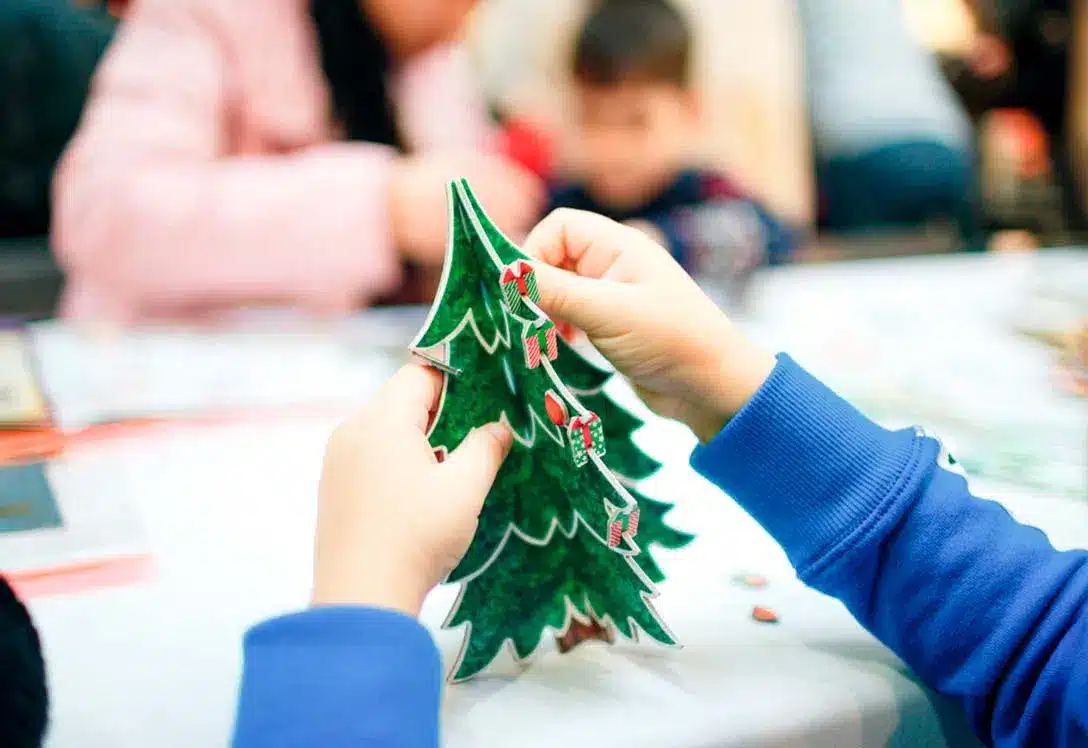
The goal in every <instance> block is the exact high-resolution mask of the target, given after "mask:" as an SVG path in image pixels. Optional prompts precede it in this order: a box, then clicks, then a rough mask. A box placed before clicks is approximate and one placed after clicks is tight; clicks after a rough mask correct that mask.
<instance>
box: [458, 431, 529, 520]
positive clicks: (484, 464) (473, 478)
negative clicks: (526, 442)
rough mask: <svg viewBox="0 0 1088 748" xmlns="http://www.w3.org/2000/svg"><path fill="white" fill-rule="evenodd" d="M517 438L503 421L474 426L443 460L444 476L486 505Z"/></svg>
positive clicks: (465, 494) (466, 493) (479, 503)
mask: <svg viewBox="0 0 1088 748" xmlns="http://www.w3.org/2000/svg"><path fill="white" fill-rule="evenodd" d="M513 442H514V435H513V434H512V433H511V432H510V429H509V428H507V427H506V426H504V425H503V424H499V423H489V424H487V425H486V426H481V427H480V428H478V429H473V430H472V431H471V432H469V435H468V436H466V437H465V438H464V440H463V441H462V442H461V444H460V445H459V446H458V447H457V449H455V450H453V452H451V453H450V455H449V457H447V458H446V461H445V462H443V463H442V465H441V470H442V474H443V477H444V480H446V481H449V485H451V486H452V487H453V488H454V490H455V491H457V492H458V494H459V495H460V496H464V497H466V498H468V499H471V500H472V501H474V502H476V503H477V504H478V505H479V506H480V507H482V506H483V505H484V498H486V496H487V492H488V491H490V490H491V484H492V483H494V482H495V476H496V475H498V473H499V468H500V467H502V463H503V460H505V459H506V455H507V454H509V452H510V446H511V445H512V444H513Z"/></svg>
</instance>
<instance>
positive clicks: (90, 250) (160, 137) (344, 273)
mask: <svg viewBox="0 0 1088 748" xmlns="http://www.w3.org/2000/svg"><path fill="white" fill-rule="evenodd" d="M307 6H308V4H307V3H305V2H300V1H299V0H260V2H237V1H236V0H143V1H142V2H138V3H136V4H135V7H134V8H133V10H132V12H131V15H130V16H129V18H128V19H126V21H125V23H124V24H123V25H122V26H121V28H120V31H119V35H118V37H117V39H116V40H115V42H114V43H113V45H112V46H111V48H110V50H109V52H108V53H107V55H106V58H105V59H104V60H103V62H102V65H101V67H100V68H99V70H98V72H97V74H96V77H95V81H94V85H93V88H92V94H91V98H90V102H89V104H88V106H87V109H86V112H85V113H84V117H83V121H82V123H81V125H80V128H79V131H78V133H77V135H76V137H75V138H74V140H73V141H72V143H71V145H70V146H69V148H68V151H67V152H66V154H65V156H64V158H63V159H62V163H61V165H60V167H59V170H58V174H57V177H56V180H55V184H54V193H55V195H54V205H55V210H54V219H53V226H54V237H53V241H54V246H55V247H56V252H57V255H58V258H59V260H60V262H61V264H62V265H63V267H64V268H65V270H66V271H67V273H68V279H69V281H68V287H67V289H66V291H65V298H64V301H63V309H62V311H63V313H64V314H66V315H70V316H78V317H88V316H93V317H96V318H99V319H102V318H105V319H108V320H110V321H114V322H119V323H131V322H134V321H138V320H140V319H145V318H149V317H163V316H165V317H190V316H194V315H201V314H206V313H208V312H213V311H215V310H217V309H220V308H224V307H228V306H238V305H239V304H242V305H245V304H258V305H267V304H294V305H298V306H302V307H305V308H307V309H309V310H311V311H315V312H329V313H335V312H340V311H345V310H348V309H350V308H352V307H355V306H358V305H359V304H361V303H363V304H365V303H367V302H368V301H370V300H373V299H374V298H375V297H376V296H377V295H379V294H382V293H385V292H387V291H390V290H391V289H393V288H395V287H396V285H397V283H398V280H399V278H400V261H399V258H398V256H397V254H396V252H395V250H394V247H393V246H392V242H391V238H390V230H389V226H388V217H387V213H388V211H387V210H386V194H387V191H386V186H387V180H388V176H389V173H390V169H391V165H392V163H393V160H394V158H395V154H394V152H393V151H392V150H391V149H389V148H387V147H384V146H379V145H373V144H366V143H338V142H335V134H334V131H333V126H332V124H331V123H330V121H329V119H328V115H327V111H328V97H329V94H328V91H327V90H326V86H325V82H324V78H323V76H322V74H321V70H320V65H319V62H318V57H317V50H316V37H315V34H314V31H313V29H312V28H311V25H310V20H309V16H308V14H307ZM391 86H392V91H393V98H394V103H395V105H396V108H397V114H398V121H399V123H400V127H401V131H402V135H403V136H404V137H405V139H406V140H407V141H408V142H410V143H411V144H412V145H413V146H414V148H415V149H417V150H418V149H425V148H434V147H447V146H450V147H453V146H456V147H469V148H479V147H482V146H483V145H484V143H485V140H486V138H487V137H488V130H487V121H486V114H485V108H484V106H483V102H482V99H481V98H480V97H479V96H477V95H476V92H475V91H474V89H473V87H472V85H471V78H470V76H469V71H468V68H467V64H466V61H465V59H464V57H463V55H462V54H461V53H460V52H459V50H458V49H456V48H454V47H450V46H447V47H443V48H439V49H435V50H433V51H431V52H429V53H428V54H426V55H424V56H423V57H422V58H419V59H414V60H412V61H411V62H410V64H407V65H405V66H403V68H402V69H401V70H399V71H398V73H397V75H396V76H395V80H394V81H393V82H392V84H391Z"/></svg>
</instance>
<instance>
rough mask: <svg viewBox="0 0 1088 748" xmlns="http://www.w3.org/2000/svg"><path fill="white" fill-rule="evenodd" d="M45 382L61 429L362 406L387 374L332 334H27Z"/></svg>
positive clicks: (386, 366)
mask: <svg viewBox="0 0 1088 748" xmlns="http://www.w3.org/2000/svg"><path fill="white" fill-rule="evenodd" d="M33 334H34V341H35V346H36V348H37V352H38V356H39V360H40V362H41V367H42V381H43V386H44V388H45V390H46V392H47V393H48V395H49V398H50V401H51V402H52V404H53V410H54V416H55V417H56V419H57V421H58V423H59V424H60V425H61V426H62V427H64V428H82V427H86V426H89V425H93V424H98V423H108V422H112V421H121V420H130V419H142V418H160V417H177V416H191V415H194V414H209V413H221V412H238V411H248V410H267V409H276V408H295V407H298V406H313V407H316V408H322V407H330V406H331V407H336V408H338V409H343V408H348V407H351V406H353V405H355V404H358V403H360V402H363V401H365V400H366V399H367V398H368V397H369V396H370V394H371V393H372V392H373V391H374V390H375V389H376V388H377V386H378V385H379V384H380V383H381V382H382V381H383V380H384V379H385V378H386V377H387V376H388V375H389V374H390V373H391V372H392V363H391V362H390V361H389V357H388V355H385V354H383V353H382V352H381V351H380V350H377V349H369V348H360V347H358V346H352V345H348V344H347V343H345V342H344V340H343V339H342V337H343V336H342V335H341V334H339V333H336V332H335V331H332V330H325V331H320V330H318V331H313V332H308V331H305V330H292V331H290V332H274V331H272V330H261V331H240V332H204V331H195V330H138V331H128V332H123V333H121V332H118V333H116V334H109V335H104V334H95V333H93V332H89V331H81V330H79V329H77V328H74V327H69V326H64V325H59V324H52V323H46V324H44V325H40V326H35V328H34V330H33Z"/></svg>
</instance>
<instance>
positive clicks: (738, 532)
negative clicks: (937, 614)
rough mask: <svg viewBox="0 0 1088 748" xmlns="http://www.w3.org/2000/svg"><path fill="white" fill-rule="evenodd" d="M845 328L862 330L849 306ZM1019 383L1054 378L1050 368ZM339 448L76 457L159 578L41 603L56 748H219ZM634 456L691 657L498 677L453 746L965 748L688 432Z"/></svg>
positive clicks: (314, 443)
mask: <svg viewBox="0 0 1088 748" xmlns="http://www.w3.org/2000/svg"><path fill="white" fill-rule="evenodd" d="M927 262H928V263H929V264H928V265H927V264H926V262H919V263H918V264H917V265H916V266H915V268H914V270H913V271H912V273H913V275H912V274H911V273H908V272H905V271H904V272H902V273H900V274H899V275H898V276H896V278H895V282H896V285H902V286H903V287H905V286H906V285H907V284H909V283H914V284H915V286H916V287H917V289H916V290H917V291H918V292H924V291H926V290H927V289H928V290H929V291H931V292H932V291H933V290H934V285H933V284H934V283H936V282H937V281H938V280H940V279H941V278H946V277H947V276H946V273H944V272H943V271H942V272H940V273H936V272H933V271H932V270H930V269H927V268H935V267H938V265H937V264H936V263H939V262H944V260H931V261H927ZM954 264H955V263H949V265H948V267H950V268H951V267H953V265H954ZM882 267H898V268H902V267H909V263H908V264H907V265H906V266H904V265H889V266H880V265H876V264H870V265H869V266H868V269H867V270H865V271H864V272H863V270H862V269H850V270H844V271H841V272H839V274H838V275H837V274H836V271H835V270H834V269H826V270H824V269H821V270H815V271H813V270H810V269H802V270H797V271H788V272H787V273H783V274H780V275H778V276H775V277H772V278H769V279H768V281H767V284H768V285H767V286H766V287H765V288H764V289H763V290H762V291H761V294H763V295H762V296H761V297H760V298H762V299H764V301H766V302H767V303H770V302H771V300H772V294H774V293H780V294H786V296H787V297H788V295H789V294H790V293H793V289H795V288H805V289H807V293H808V294H809V295H808V297H807V298H809V300H810V301H811V300H812V299H813V298H815V299H819V298H823V296H822V295H821V293H820V292H819V288H820V285H821V284H824V287H825V288H830V289H832V290H831V291H829V292H828V293H831V294H833V295H834V294H839V292H837V291H835V290H834V289H836V288H839V287H842V286H843V283H844V282H843V281H842V280H841V278H842V277H843V274H844V273H845V275H846V276H847V277H850V280H849V282H846V283H845V285H846V286H850V285H857V284H860V283H864V282H865V281H866V278H867V277H868V278H876V279H880V278H884V277H885V276H886V273H885V271H884V270H883V269H882ZM957 267H961V270H960V271H959V277H960V278H961V283H963V284H964V285H965V286H967V285H970V284H971V283H972V278H973V277H974V274H975V272H976V271H975V270H974V269H973V268H974V267H977V264H976V265H975V266H972V265H971V263H969V262H965V263H963V264H962V266H957ZM866 273H867V274H868V275H866ZM851 276H853V277H851ZM837 278H838V279H839V280H836V279H837ZM874 282H876V281H874ZM774 284H779V291H775V290H774V289H773V286H774ZM837 284H838V285H837ZM840 295H841V294H840ZM781 298H782V297H780V299H781ZM835 298H836V304H839V305H840V306H841V305H842V303H843V302H842V299H841V298H838V296H835ZM863 298H865V296H864V295H863ZM865 301H866V304H868V303H870V300H868V299H865ZM841 313H848V314H853V313H856V314H866V313H872V309H871V308H870V309H867V308H857V309H854V310H851V309H850V308H849V307H848V306H847V307H846V308H845V310H844V311H843V312H841ZM768 316H769V315H768ZM772 327H773V328H774V329H776V330H779V331H780V330H781V329H782V328H781V326H780V325H779V326H773V325H769V326H768V327H767V329H768V330H770V329H771V328H772ZM767 334H768V336H773V333H767ZM799 357H800V358H801V359H802V361H804V360H805V356H804V355H800V356H799ZM1031 365H1033V366H1035V367H1043V366H1045V359H1044V357H1043V354H1042V353H1037V354H1036V358H1035V359H1034V363H1033V364H1031ZM373 384H374V383H373V382H371V383H369V384H368V385H365V386H373ZM360 388H361V389H362V388H364V384H363V383H360ZM1040 397H1044V395H1040ZM331 426H332V424H331V423H330V422H328V421H325V420H322V419H316V418H315V419H302V418H296V419H285V420H283V421H281V422H274V423H261V424H259V425H258V424H249V425H245V424H240V425H234V426H220V427H215V428H208V429H205V430H186V431H173V432H167V433H163V434H161V435H159V436H153V435H149V436H142V437H140V438H134V439H131V440H126V441H118V442H110V443H104V444H100V445H95V446H89V447H86V448H85V449H84V450H83V451H82V454H81V456H80V458H81V459H84V460H88V459H91V458H95V462H96V464H97V469H96V470H95V471H94V473H95V475H97V476H99V478H98V479H97V482H96V481H90V480H88V481H87V482H80V481H78V480H69V481H67V484H66V485H67V487H68V488H67V489H66V490H68V491H73V492H79V491H83V492H98V491H123V492H124V494H125V496H127V497H128V499H129V500H130V501H131V502H132V504H133V506H134V507H135V510H136V511H137V513H138V515H139V517H140V519H141V521H142V523H143V526H144V531H145V533H146V536H147V541H148V545H149V546H150V548H151V549H152V551H153V553H154V566H155V569H154V573H153V575H152V576H151V577H150V578H149V579H148V581H146V582H143V583H140V584H137V585H131V586H127V587H122V588H116V589H107V590H99V591H94V592H88V593H84V594H79V595H73V596H67V597H53V598H42V599H37V600H35V601H33V603H32V612H33V614H34V616H35V618H36V620H37V622H38V625H39V628H40V631H41V633H42V636H43V639H44V645H45V655H46V660H47V662H48V667H49V678H50V687H51V694H52V701H53V726H52V730H51V736H50V741H49V745H50V746H52V747H53V748H98V747H99V746H101V747H102V748H106V747H109V748H128V747H129V746H131V747H133V748H137V747H139V748H146V747H147V746H155V747H156V748H173V747H174V746H177V747H178V748H193V746H211V745H224V744H225V743H226V741H227V739H228V735H229V732H230V727H231V719H232V714H233V708H234V697H235V692H236V688H237V682H238V675H239V667H240V654H241V649H240V644H241V637H242V634H243V632H244V631H245V629H246V628H247V627H248V626H250V625H251V624H253V623H254V622H256V621H258V620H260V619H262V618H264V617H267V616H271V615H275V614H277V613H281V612H285V611H289V610H294V609H298V608H300V607H302V606H304V605H305V603H306V599H307V592H308V586H309V579H310V572H311V561H310V552H311V544H312V530H313V524H314V499H315V490H316V484H317V476H318V471H319V466H320V458H321V453H322V449H323V446H324V439H325V437H326V436H327V434H328V432H329V430H330V428H331ZM638 438H639V440H640V441H641V442H642V444H643V446H644V447H645V448H646V449H647V450H648V451H649V452H651V453H652V454H654V455H655V456H657V457H659V458H660V459H662V460H664V461H665V463H666V467H665V469H664V470H662V471H661V473H660V474H659V475H657V476H655V477H654V478H653V479H652V480H651V481H650V482H649V483H648V484H647V485H646V492H647V493H649V494H650V495H652V496H657V497H660V498H662V499H667V500H671V501H675V502H676V503H677V509H676V510H675V511H674V512H673V514H672V515H670V519H671V520H672V521H673V523H674V524H676V525H677V526H679V527H682V528H686V529H690V530H692V531H694V532H696V533H698V536H699V537H698V539H697V540H696V541H695V543H693V544H692V545H691V546H690V547H689V548H687V549H684V550H682V551H678V552H662V551H659V552H658V553H659V556H660V557H661V558H662V560H663V565H664V567H665V570H666V572H667V573H668V575H669V581H668V582H666V583H665V584H664V585H662V587H661V597H660V600H659V609H660V611H661V613H662V615H663V616H664V617H665V618H666V620H668V622H669V624H670V625H671V627H672V628H673V630H674V631H675V632H676V634H677V635H678V636H679V638H680V639H681V641H682V642H683V644H684V647H683V649H679V650H677V649H664V648H659V647H655V646H652V645H639V646H634V645H628V644H621V645H617V646H615V647H611V648H607V647H603V646H596V645H587V646H584V647H580V648H578V649H577V650H575V651H574V652H572V653H570V654H568V655H563V656H560V655H558V654H556V653H555V652H554V651H548V652H546V653H544V654H543V655H542V656H540V657H539V658H538V659H537V660H536V661H535V662H534V663H533V664H532V665H531V666H530V667H529V668H528V669H526V670H525V671H524V672H522V673H521V674H520V675H517V674H516V673H515V671H514V669H513V667H512V666H511V665H510V664H509V663H500V664H499V666H498V667H497V668H496V671H495V673H493V674H492V675H490V676H489V677H485V678H481V679H478V680H476V681H473V682H470V683H467V684H462V685H458V686H454V687H451V688H449V689H448V690H447V693H446V701H445V706H444V713H443V720H444V728H445V735H446V743H447V745H449V746H452V747H454V748H487V747H488V746H496V747H498V746H502V747H503V748H507V747H508V746H511V745H518V746H524V747H525V748H534V747H535V746H541V747H542V748H543V747H544V746H547V747H548V748H552V747H553V746H560V745H580V744H586V745H599V746H612V745H616V746H619V745H622V746H625V747H626V748H641V747H642V746H645V747H646V748H666V747H667V748H704V747H708V746H752V745H774V746H836V747H839V748H850V746H908V745H910V746H915V745H927V746H930V745H935V746H939V745H945V744H949V745H961V744H962V745H970V744H971V742H970V738H969V737H968V735H969V733H968V730H967V727H966V724H965V722H964V718H963V717H962V715H961V714H960V713H959V712H958V710H957V709H955V708H954V707H952V706H951V705H950V704H948V703H947V702H945V701H943V700H941V699H939V698H936V697H933V696H932V695H931V694H929V693H928V692H927V691H926V690H925V689H923V688H922V687H921V686H920V685H919V684H918V683H917V682H916V681H915V680H913V679H912V677H911V676H910V675H909V673H908V672H907V671H906V669H905V667H904V666H903V665H902V664H901V663H900V662H899V661H898V660H897V659H896V658H895V657H894V656H893V655H891V654H890V653H889V652H888V651H887V650H886V649H884V648H883V647H882V646H881V645H879V644H878V643H877V642H876V641H874V640H873V639H872V638H871V637H870V636H869V635H868V634H866V633H865V632H864V631H862V630H861V629H860V628H859V627H858V626H857V624H856V623H854V622H853V620H852V619H851V618H850V616H849V615H848V614H847V613H846V612H845V610H844V609H843V608H842V606H841V605H839V604H838V603H837V602H836V601H834V600H831V599H829V598H826V597H824V596H822V595H820V594H818V593H815V592H813V591H811V590H808V589H806V588H804V587H803V586H802V585H800V583H799V582H797V581H796V579H795V578H794V575H793V573H792V571H791V570H790V568H789V566H788V564H787V562H786V560H785V557H784V555H783V554H782V552H781V551H780V550H779V549H778V548H777V547H776V546H775V545H774V543H773V542H772V541H771V540H770V539H769V537H767V535H766V534H765V533H764V532H763V531H762V530H761V529H760V528H759V527H758V526H756V525H755V524H754V523H753V522H752V520H750V519H749V518H748V517H746V516H745V515H744V514H743V513H742V512H740V511H739V510H738V509H737V508H736V507H735V506H734V505H733V504H732V503H731V502H730V501H729V500H728V499H727V498H725V497H723V496H721V495H720V494H718V493H717V492H716V491H714V490H713V489H712V488H711V487H710V486H708V485H707V484H706V483H705V482H703V481H702V480H701V479H699V478H698V477H697V476H695V475H694V474H693V473H692V472H691V471H690V469H689V468H687V466H686V457H687V453H688V452H689V450H690V448H691V446H692V444H693V441H692V437H691V436H690V435H689V434H687V432H686V431H685V430H683V429H681V428H679V427H677V426H676V425H674V424H668V423H662V422H655V423H653V424H652V425H651V426H649V427H647V428H646V429H644V430H643V431H642V432H640V434H639V437H638ZM102 475H112V476H113V479H112V480H110V479H106V478H102V477H101V476H102ZM984 488H986V493H987V494H988V495H991V496H994V497H995V498H1000V499H1003V500H1005V501H1006V503H1007V504H1008V505H1009V506H1010V508H1011V509H1012V510H1013V511H1014V513H1015V514H1017V515H1018V516H1019V517H1020V518H1021V519H1023V520H1024V521H1028V522H1032V523H1034V524H1037V525H1039V526H1041V527H1043V529H1045V530H1047V531H1048V532H1049V533H1050V535H1051V537H1052V539H1053V540H1054V542H1055V543H1057V544H1059V545H1062V546H1065V547H1071V546H1077V545H1080V546H1083V545H1084V544H1085V543H1086V542H1088V503H1085V502H1078V501H1071V500H1069V499H1068V497H1065V498H1049V497H1047V496H1045V495H1039V494H1033V493H1029V492H1026V491H1024V490H1016V489H1009V488H1005V487H998V486H986V487H984ZM78 498H79V497H78V496H74V497H69V499H70V500H78ZM740 571H752V572H758V573H760V574H763V575H765V576H767V577H768V578H769V580H770V585H769V586H768V587H767V588H765V589H763V590H751V589H746V588H742V587H739V586H736V585H735V584H734V583H733V582H732V581H731V578H732V577H733V575H734V574H736V573H737V572H740ZM452 597H453V590H450V589H440V590H438V591H437V592H436V593H435V594H434V595H433V596H432V597H431V599H430V600H428V604H427V606H426V608H425V611H424V619H425V622H426V623H428V624H429V625H430V626H431V627H432V630H434V631H435V636H436V639H437V641H438V643H439V645H440V647H441V649H442V651H443V654H444V656H445V657H446V658H447V661H450V659H451V658H452V656H453V655H454V654H455V652H456V649H457V645H458V643H459V640H460V632H459V631H452V632H451V631H439V630H438V629H437V625H438V623H439V622H440V621H441V619H442V617H443V616H444V614H445V612H446V610H447V609H448V607H449V604H450V603H451V601H452ZM754 605H764V606H767V607H770V608H772V609H774V610H775V611H776V612H777V613H778V614H779V616H780V617H781V623H779V624H778V625H768V624H759V623H756V622H754V621H753V620H752V619H751V617H750V613H751V609H752V607H753V606H754Z"/></svg>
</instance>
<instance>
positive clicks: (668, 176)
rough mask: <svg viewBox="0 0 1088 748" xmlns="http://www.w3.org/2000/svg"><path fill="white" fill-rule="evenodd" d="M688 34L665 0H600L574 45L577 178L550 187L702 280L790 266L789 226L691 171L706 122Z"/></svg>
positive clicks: (554, 204)
mask: <svg viewBox="0 0 1088 748" xmlns="http://www.w3.org/2000/svg"><path fill="white" fill-rule="evenodd" d="M691 47H692V40H691V31H690V29H689V27H688V24H687V23H686V21H685V20H684V18H683V16H681V15H680V13H679V12H678V11H677V10H676V9H675V8H673V7H672V6H671V5H669V3H668V2H667V1H666V0H603V1H602V2H600V3H599V4H598V5H597V6H596V7H595V9H594V11H593V12H592V13H591V15H590V16H589V18H588V19H587V20H586V22H585V25H584V26H583V27H582V30H581V33H580V34H579V36H578V38H577V41H576V43H575V47H574V54H573V60H572V63H571V74H572V76H573V79H574V91H575V101H576V106H577V110H578V111H577V117H578V128H577V131H576V142H575V153H574V154H573V164H572V167H573V181H572V182H571V183H568V184H562V185H558V186H556V187H555V188H554V189H553V190H552V193H551V196H550V198H551V200H550V202H551V205H550V207H551V208H552V209H554V208H578V209H581V210H589V211H593V212H595V213H600V214H603V215H605V216H608V217H609V218H612V219H613V220H616V221H621V222H623V223H626V224H628V225H632V226H636V227H637V228H639V229H641V230H643V231H644V232H646V233H647V234H649V235H650V236H651V237H652V238H654V239H655V240H657V241H658V242H659V243H661V244H662V245H663V246H665V247H667V248H668V249H669V251H670V252H671V253H672V255H673V256H674V257H675V258H676V259H677V261H679V262H680V264H681V265H683V266H684V268H685V269H686V270H688V272H690V273H692V274H693V275H699V276H716V277H722V276H726V277H733V278H735V277H738V276H743V275H745V274H746V271H748V270H751V269H752V268H753V267H755V266H757V265H760V264H763V263H771V264H777V263H780V262H783V261H785V260H786V259H787V258H788V257H789V255H790V253H791V252H792V250H793V248H794V245H795V238H794V235H793V233H792V232H791V231H790V230H789V229H787V228H786V227H785V226H784V225H783V224H782V223H781V222H779V221H778V220H776V219H775V218H774V217H772V216H771V215H770V214H769V213H768V212H767V211H766V210H764V209H763V208H762V207H761V206H760V205H758V204H757V203H756V202H755V201H753V200H751V199H750V198H749V197H747V196H746V195H745V194H744V193H743V192H741V191H740V190H739V189H738V188H737V186H736V185H734V184H733V183H731V182H730V181H729V180H728V179H726V178H725V177H723V176H722V175H720V174H716V173H713V172H710V171H707V170H703V169H698V168H694V167H692V165H691V160H690V144H691V143H692V142H693V141H694V140H696V138H697V137H698V133H699V125H700V121H701V105H700V101H699V96H698V94H697V92H696V91H695V90H694V87H693V86H692V85H691V72H690V68H691Z"/></svg>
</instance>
